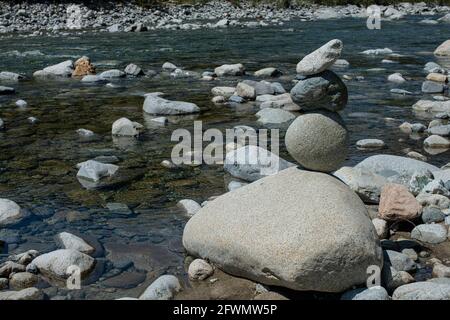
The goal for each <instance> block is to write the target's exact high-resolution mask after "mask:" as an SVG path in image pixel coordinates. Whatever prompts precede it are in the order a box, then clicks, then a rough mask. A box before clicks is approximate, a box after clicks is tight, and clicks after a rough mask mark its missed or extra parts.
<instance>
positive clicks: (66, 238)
mask: <svg viewBox="0 0 450 320" xmlns="http://www.w3.org/2000/svg"><path fill="white" fill-rule="evenodd" d="M56 240H57V241H58V242H59V243H60V244H61V246H62V247H63V248H64V249H73V250H77V251H79V252H82V253H86V254H91V253H94V251H95V249H94V248H93V247H92V246H91V245H89V244H87V243H86V241H84V240H83V239H81V238H80V237H78V236H76V235H74V234H71V233H69V232H61V233H59V234H58V235H57V236H56Z"/></svg>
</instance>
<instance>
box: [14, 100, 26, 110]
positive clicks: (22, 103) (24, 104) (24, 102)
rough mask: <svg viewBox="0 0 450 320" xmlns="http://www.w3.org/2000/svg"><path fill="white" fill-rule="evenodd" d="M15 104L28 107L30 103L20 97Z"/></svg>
mask: <svg viewBox="0 0 450 320" xmlns="http://www.w3.org/2000/svg"><path fill="white" fill-rule="evenodd" d="M15 105H16V106H17V107H19V108H26V107H27V106H28V103H27V102H26V101H25V100H22V99H19V100H17V101H16V102H15Z"/></svg>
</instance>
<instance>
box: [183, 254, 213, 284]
mask: <svg viewBox="0 0 450 320" xmlns="http://www.w3.org/2000/svg"><path fill="white" fill-rule="evenodd" d="M213 273H214V269H213V267H212V266H211V265H210V264H209V263H208V262H206V261H205V260H203V259H195V260H194V261H192V262H191V264H190V265H189V270H188V275H189V279H190V280H194V281H195V280H205V279H206V278H208V277H209V276H211V275H212V274H213Z"/></svg>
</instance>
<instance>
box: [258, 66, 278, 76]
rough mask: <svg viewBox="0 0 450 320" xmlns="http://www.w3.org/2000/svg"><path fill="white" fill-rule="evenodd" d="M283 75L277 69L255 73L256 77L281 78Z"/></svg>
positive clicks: (261, 70)
mask: <svg viewBox="0 0 450 320" xmlns="http://www.w3.org/2000/svg"><path fill="white" fill-rule="evenodd" d="M282 74H283V73H282V72H281V71H280V70H278V69H277V68H273V67H269V68H264V69H260V70H258V71H255V77H279V76H281V75H282Z"/></svg>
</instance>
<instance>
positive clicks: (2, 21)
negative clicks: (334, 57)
mask: <svg viewBox="0 0 450 320" xmlns="http://www.w3.org/2000/svg"><path fill="white" fill-rule="evenodd" d="M380 8H381V10H382V16H383V18H384V19H389V20H398V19H402V18H404V17H405V16H406V15H424V16H431V15H440V14H444V13H448V12H449V11H450V8H449V7H448V6H437V5H428V4H426V3H423V2H421V3H414V4H409V3H401V4H398V5H390V6H381V7H380ZM344 17H359V18H361V17H367V12H366V8H365V7H359V6H356V5H347V6H338V7H326V6H318V5H308V6H295V5H294V6H292V7H291V8H289V9H282V8H279V7H277V6H275V5H267V4H261V5H257V6H255V5H252V4H251V1H248V2H247V1H241V4H240V6H239V7H236V6H233V5H232V4H231V3H229V2H227V1H211V2H208V3H206V4H203V5H195V6H190V5H178V6H177V5H167V6H163V7H158V8H153V9H145V8H142V7H139V6H136V5H132V4H121V5H118V4H115V3H114V4H111V5H105V6H102V7H98V8H89V7H86V6H84V5H76V4H40V3H32V2H30V3H19V4H11V3H9V2H1V1H0V33H10V32H33V34H34V35H38V34H40V32H43V31H45V32H61V31H64V30H81V29H93V30H99V31H109V32H122V31H125V32H142V31H147V30H156V29H167V30H172V29H186V30H189V29H194V30H195V29H201V28H225V27H227V26H236V27H253V28H255V27H264V26H270V25H283V24H284V23H286V22H287V21H290V20H292V19H301V20H303V21H311V20H321V19H339V18H344ZM444 20H445V21H448V20H450V18H446V19H444ZM428 23H434V22H433V21H432V22H428Z"/></svg>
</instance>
